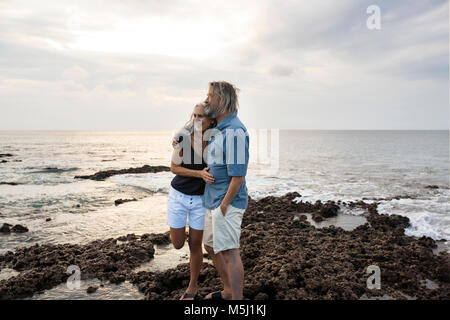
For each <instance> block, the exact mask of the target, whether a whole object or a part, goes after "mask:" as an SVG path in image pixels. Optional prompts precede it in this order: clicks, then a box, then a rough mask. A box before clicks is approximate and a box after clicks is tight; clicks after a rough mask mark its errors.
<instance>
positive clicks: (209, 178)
mask: <svg viewBox="0 0 450 320" xmlns="http://www.w3.org/2000/svg"><path fill="white" fill-rule="evenodd" d="M208 170H209V168H208V167H207V168H205V169H203V170H202V171H201V172H200V177H201V178H202V179H203V180H204V181H205V182H206V183H209V184H212V183H214V176H213V175H212V174H211V173H209V172H208Z"/></svg>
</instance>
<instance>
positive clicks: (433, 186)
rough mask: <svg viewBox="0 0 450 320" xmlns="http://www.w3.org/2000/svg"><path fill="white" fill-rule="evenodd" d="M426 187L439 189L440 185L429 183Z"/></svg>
mask: <svg viewBox="0 0 450 320" xmlns="http://www.w3.org/2000/svg"><path fill="white" fill-rule="evenodd" d="M425 188H426V189H439V186H437V185H428V186H426V187H425Z"/></svg>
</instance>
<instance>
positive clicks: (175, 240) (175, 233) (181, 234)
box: [170, 227, 186, 249]
mask: <svg viewBox="0 0 450 320" xmlns="http://www.w3.org/2000/svg"><path fill="white" fill-rule="evenodd" d="M170 241H172V244H173V246H174V247H175V249H181V248H183V246H184V243H185V242H186V235H185V231H184V227H183V228H170Z"/></svg>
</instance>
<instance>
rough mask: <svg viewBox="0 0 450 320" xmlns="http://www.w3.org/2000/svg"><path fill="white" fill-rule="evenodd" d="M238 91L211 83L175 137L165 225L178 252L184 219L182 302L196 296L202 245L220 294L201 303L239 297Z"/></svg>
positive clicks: (244, 159) (242, 204) (241, 186)
mask: <svg viewBox="0 0 450 320" xmlns="http://www.w3.org/2000/svg"><path fill="white" fill-rule="evenodd" d="M237 91H238V89H237V88H235V87H234V86H233V85H232V84H230V83H228V82H224V81H219V82H210V83H209V88H208V93H207V98H206V100H205V101H204V102H202V103H199V104H197V105H196V106H195V108H194V111H193V113H192V116H191V119H190V121H189V122H188V123H187V124H186V125H185V126H184V128H183V130H182V131H181V132H179V133H178V134H177V135H176V136H175V138H174V142H173V146H174V151H173V155H172V161H171V171H172V172H173V173H174V174H176V176H175V177H174V178H173V180H172V182H171V185H170V189H169V200H168V218H167V224H168V225H169V226H170V238H171V241H172V244H173V245H174V247H175V248H177V249H180V248H181V247H183V245H184V243H185V226H186V221H187V220H188V221H189V240H188V243H189V249H190V282H189V286H188V288H187V289H186V291H185V293H184V294H183V295H182V297H181V299H182V300H193V299H194V298H195V297H196V295H197V291H198V283H197V280H198V276H199V273H200V269H201V266H202V263H203V252H202V243H203V245H204V248H205V250H206V251H207V252H208V254H209V255H210V257H211V258H212V261H213V263H214V266H215V267H216V269H217V272H218V273H219V275H220V279H221V281H222V284H223V290H222V291H217V292H211V293H209V294H208V295H207V296H206V297H205V299H225V300H228V299H233V300H242V298H243V285H244V268H243V265H242V261H241V257H240V252H239V239H240V235H241V223H242V217H243V214H244V211H245V209H246V208H247V205H248V191H247V186H246V182H245V175H246V174H247V168H248V160H249V137H248V133H247V129H246V128H245V126H244V125H243V124H242V122H241V121H240V120H239V118H238V117H237V110H238V107H239V104H238V97H237Z"/></svg>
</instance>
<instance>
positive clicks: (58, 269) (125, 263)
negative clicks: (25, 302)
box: [0, 234, 168, 299]
mask: <svg viewBox="0 0 450 320" xmlns="http://www.w3.org/2000/svg"><path fill="white" fill-rule="evenodd" d="M162 237H164V235H158V236H155V235H152V234H150V235H148V234H147V235H143V236H136V235H130V236H129V237H127V239H128V241H127V243H124V244H118V243H117V239H113V238H110V239H106V240H95V241H93V242H91V243H89V244H86V245H78V244H45V245H38V244H36V245H33V246H31V247H24V248H20V249H17V250H16V251H15V252H11V251H8V252H7V253H6V254H4V255H0V267H2V268H3V267H7V268H13V269H14V270H16V271H21V273H20V274H19V275H18V276H16V277H13V278H10V279H7V280H4V281H0V299H17V298H24V297H27V296H31V295H33V294H34V293H36V292H39V291H42V290H46V289H51V288H53V287H55V286H57V285H58V284H60V283H62V282H65V281H66V280H67V278H68V277H69V276H70V274H69V273H67V268H68V267H69V266H71V265H75V266H77V267H78V268H79V269H80V274H81V278H82V279H94V278H98V279H100V280H101V281H110V282H111V283H120V282H123V281H124V280H125V279H126V278H127V277H130V275H131V274H132V270H133V269H134V268H136V267H138V266H139V265H141V264H142V263H145V262H148V261H150V259H152V258H153V256H154V252H155V250H154V243H153V242H152V239H153V238H162ZM167 237H168V234H167Z"/></svg>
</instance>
